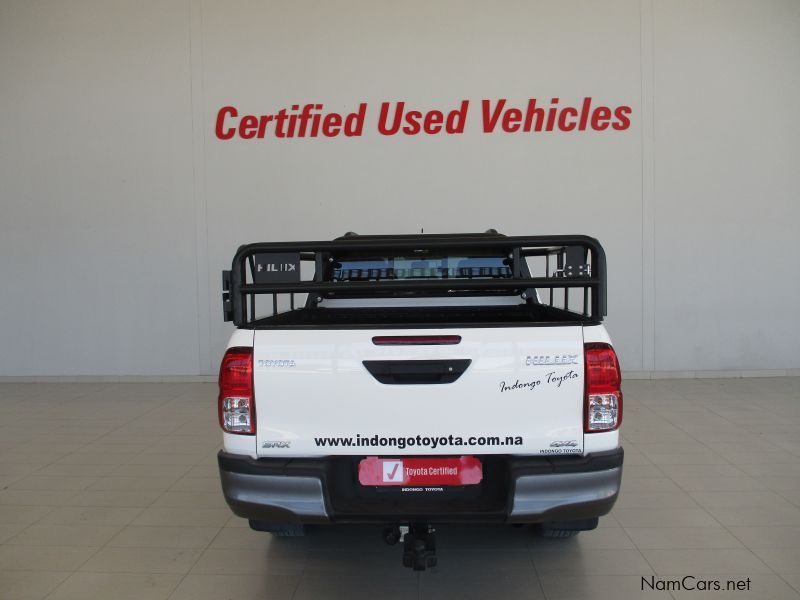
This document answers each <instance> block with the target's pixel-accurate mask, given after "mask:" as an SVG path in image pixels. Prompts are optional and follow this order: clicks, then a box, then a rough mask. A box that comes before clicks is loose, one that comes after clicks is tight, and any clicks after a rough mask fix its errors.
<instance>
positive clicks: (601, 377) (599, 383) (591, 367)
mask: <svg viewBox="0 0 800 600" xmlns="http://www.w3.org/2000/svg"><path fill="white" fill-rule="evenodd" d="M583 354H584V363H585V368H586V396H585V400H584V408H583V410H584V420H583V430H584V432H586V433H597V432H601V431H613V430H614V429H616V428H617V427H619V425H620V423H622V390H621V389H620V385H621V383H622V377H621V375H620V371H619V361H618V360H617V354H616V352H614V349H613V348H612V347H611V346H610V345H609V344H600V343H592V344H585V345H584V347H583Z"/></svg>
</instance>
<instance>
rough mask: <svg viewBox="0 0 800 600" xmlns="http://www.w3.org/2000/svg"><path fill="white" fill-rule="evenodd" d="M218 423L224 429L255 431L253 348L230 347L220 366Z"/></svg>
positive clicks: (236, 431) (230, 430)
mask: <svg viewBox="0 0 800 600" xmlns="http://www.w3.org/2000/svg"><path fill="white" fill-rule="evenodd" d="M218 407H219V426H220V427H222V430H223V431H225V432H227V433H239V434H246V435H252V434H254V433H255V432H256V399H255V396H254V394H253V349H252V348H229V349H228V351H227V352H225V356H223V357H222V364H221V365H220V367H219V399H218Z"/></svg>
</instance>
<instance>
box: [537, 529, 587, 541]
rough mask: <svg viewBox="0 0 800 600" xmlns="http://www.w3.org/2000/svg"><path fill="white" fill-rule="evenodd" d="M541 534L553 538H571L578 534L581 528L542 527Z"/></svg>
mask: <svg viewBox="0 0 800 600" xmlns="http://www.w3.org/2000/svg"><path fill="white" fill-rule="evenodd" d="M538 533H539V536H540V537H543V538H548V539H551V540H555V539H564V538H571V537H575V536H576V535H578V533H579V530H576V529H541V530H540V531H539V532H538Z"/></svg>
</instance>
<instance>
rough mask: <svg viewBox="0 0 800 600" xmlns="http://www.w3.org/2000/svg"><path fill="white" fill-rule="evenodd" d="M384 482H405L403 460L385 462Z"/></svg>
mask: <svg viewBox="0 0 800 600" xmlns="http://www.w3.org/2000/svg"><path fill="white" fill-rule="evenodd" d="M383 481H384V483H403V461H401V460H387V461H384V463H383Z"/></svg>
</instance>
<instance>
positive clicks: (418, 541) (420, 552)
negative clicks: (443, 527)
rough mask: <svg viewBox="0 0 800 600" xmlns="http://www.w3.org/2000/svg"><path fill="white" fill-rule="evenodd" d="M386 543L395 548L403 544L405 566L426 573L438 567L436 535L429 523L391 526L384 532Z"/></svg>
mask: <svg viewBox="0 0 800 600" xmlns="http://www.w3.org/2000/svg"><path fill="white" fill-rule="evenodd" d="M383 539H384V541H385V542H386V543H387V544H389V545H390V546H393V545H394V544H396V543H398V542H400V541H402V542H403V566H404V567H408V568H410V569H414V570H415V571H424V570H425V569H427V568H428V567H435V566H436V562H437V560H436V533H435V530H434V528H433V527H431V526H430V525H428V524H427V523H411V524H410V525H390V526H388V527H387V528H386V529H384V530H383Z"/></svg>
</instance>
